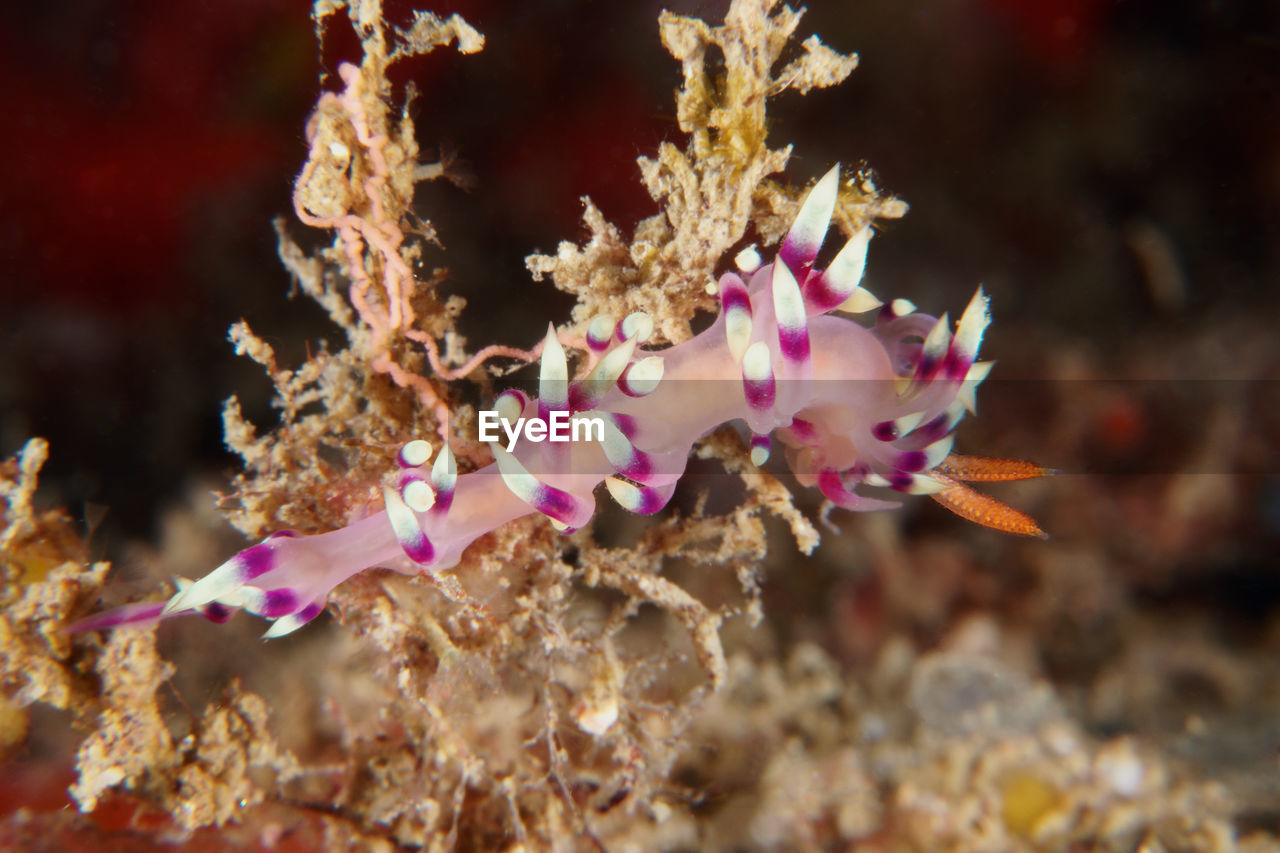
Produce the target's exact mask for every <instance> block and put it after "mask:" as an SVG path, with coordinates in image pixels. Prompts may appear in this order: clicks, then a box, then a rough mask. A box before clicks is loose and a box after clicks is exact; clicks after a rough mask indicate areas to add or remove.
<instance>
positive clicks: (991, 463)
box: [930, 453, 1057, 539]
mask: <svg viewBox="0 0 1280 853" xmlns="http://www.w3.org/2000/svg"><path fill="white" fill-rule="evenodd" d="M1056 473H1057V471H1056V470H1054V469H1053V468H1046V467H1044V466H1043V465H1037V464H1035V463H1034V462H1026V461H1024V460H1021V459H989V458H987V457H985V456H961V455H960V454H958V453H953V454H951V455H950V456H948V457H947V458H946V459H944V460H942V462H941V463H940V464H939V465H938V467H937V468H935V469H934V470H933V478H934V479H935V480H940V481H942V482H943V483H945V484H946V488H944V489H943V490H942V491H940V492H935V493H934V494H932V495H930V497H932V498H933V499H934V500H935V501H937V502H938V503H940V504H942V505H943V506H944V507H946V508H947V509H949V510H951V511H952V512H954V513H955V514H956V515H958V516H960V517H961V518H963V519H965V520H966V521H972V522H974V523H975V524H981V525H982V526H983V527H990V528H991V529H993V530H1000V531H1003V532H1005V533H1016V534H1018V535H1020V536H1038V537H1040V538H1041V539H1048V538H1049V534H1047V533H1045V532H1044V531H1043V530H1041V529H1040V525H1039V524H1038V523H1036V520H1035V519H1034V518H1032V517H1031V516H1029V515H1027V514H1026V513H1025V512H1021V511H1020V510H1016V509H1014V508H1013V507H1011V506H1009V505H1008V504H1006V503H1004V502H1002V501H998V500H996V499H995V498H993V497H990V496H989V495H984V494H982V493H981V492H977V491H974V490H973V489H971V488H969V487H968V486H966V485H965V484H964V482H961V481H968V482H970V483H999V482H1004V481H1007V480H1033V479H1036V478H1039V477H1052V476H1053V475H1054V474H1056Z"/></svg>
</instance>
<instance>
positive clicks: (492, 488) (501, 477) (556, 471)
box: [73, 168, 988, 637]
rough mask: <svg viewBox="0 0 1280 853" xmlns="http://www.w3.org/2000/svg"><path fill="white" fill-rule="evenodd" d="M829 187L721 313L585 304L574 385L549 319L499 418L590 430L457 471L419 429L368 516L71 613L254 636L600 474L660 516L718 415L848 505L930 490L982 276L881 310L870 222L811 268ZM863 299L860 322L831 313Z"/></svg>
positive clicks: (93, 621)
mask: <svg viewBox="0 0 1280 853" xmlns="http://www.w3.org/2000/svg"><path fill="white" fill-rule="evenodd" d="M838 189H839V173H838V168H835V169H832V170H831V171H830V172H828V173H827V175H826V176H824V177H823V178H822V180H820V181H819V182H818V183H817V185H816V186H815V187H814V188H813V190H812V191H811V192H810V193H809V195H808V197H807V198H806V199H805V202H804V204H803V205H802V206H801V209H800V212H799V213H798V215H797V217H796V221H795V223H793V225H792V228H791V230H790V232H789V233H788V235H787V237H786V239H785V240H784V241H783V244H782V246H781V247H780V249H779V252H778V257H777V259H776V260H775V261H774V262H773V263H771V264H767V265H764V266H760V267H759V268H758V269H752V268H751V267H752V266H755V265H758V263H759V257H758V255H757V254H755V253H754V252H743V253H742V254H741V255H739V265H740V266H745V267H746V269H743V270H742V273H743V275H749V282H744V281H743V279H742V277H741V276H739V275H738V274H737V273H733V272H730V273H726V274H725V275H724V276H722V277H721V279H720V282H719V284H718V286H717V290H718V293H719V295H720V299H721V305H722V311H721V313H720V316H719V317H718V318H717V319H716V321H715V323H714V324H713V325H712V326H711V327H710V328H708V329H707V330H705V331H704V332H702V333H701V334H699V335H697V336H696V337H694V338H693V339H691V340H689V341H686V342H684V343H682V344H678V345H675V346H672V347H669V348H667V349H664V350H656V351H647V350H644V349H642V348H641V344H643V343H644V341H645V340H646V339H647V338H648V336H649V335H650V333H651V332H652V329H653V324H652V321H651V320H650V319H649V318H647V317H645V316H644V315H641V314H633V315H630V316H628V317H626V318H624V319H623V320H622V321H620V322H616V323H615V322H614V321H613V320H611V319H607V318H600V319H597V321H595V322H593V323H592V324H591V327H590V329H589V331H588V335H587V343H588V346H589V348H590V350H591V352H592V354H593V356H598V358H596V359H595V361H594V366H593V367H592V369H591V371H590V372H589V373H588V375H587V376H585V377H584V378H582V379H579V380H577V381H571V380H570V376H569V372H568V366H567V359H566V357H565V354H564V351H563V349H562V348H561V345H560V343H559V341H558V339H557V338H556V336H555V333H554V330H551V331H549V332H548V336H547V339H546V343H545V345H544V347H543V352H542V363H541V369H540V374H539V391H538V398H537V399H531V398H529V397H527V396H526V395H525V394H523V393H522V392H519V391H508V392H505V393H504V394H502V395H501V396H500V397H499V399H498V401H497V403H496V405H495V408H496V409H498V410H499V411H500V412H502V413H503V416H504V417H509V418H510V419H511V420H512V421H514V420H515V418H516V417H519V416H523V417H542V418H544V419H546V417H547V416H548V415H549V414H550V413H551V412H556V411H568V412H570V413H572V416H573V417H579V418H600V419H601V420H602V421H603V422H604V424H605V431H604V432H605V434H604V437H603V440H592V441H578V442H571V443H567V444H565V443H551V442H541V443H535V442H531V441H528V440H521V441H519V442H518V443H517V445H516V446H515V448H514V451H513V452H510V453H508V452H507V450H506V449H504V447H503V446H501V443H499V442H492V443H490V447H491V449H492V450H493V454H494V459H495V461H494V463H493V464H491V465H488V466H486V467H484V468H482V469H480V470H477V471H474V472H470V473H467V474H462V475H459V474H458V473H457V471H456V466H455V462H454V458H453V455H452V453H451V452H450V450H449V448H448V447H443V448H441V449H440V450H439V451H438V452H437V453H436V454H435V458H434V461H431V456H430V450H431V449H430V447H429V446H427V445H426V444H425V442H421V441H414V442H410V443H409V444H408V445H406V446H405V448H404V450H402V452H401V454H400V459H399V464H400V466H401V473H400V475H399V479H398V482H397V484H396V487H394V488H391V487H388V488H386V489H385V490H384V509H383V511H382V512H379V513H377V514H375V515H371V516H369V517H367V518H364V519H362V520H360V521H357V522H355V523H354V524H351V525H349V526H347V527H344V528H342V529H340V530H334V531H331V532H328V533H324V534H320V535H318V536H299V535H296V534H292V533H283V534H275V535H273V536H271V537H268V538H267V539H266V540H264V541H263V542H261V543H259V544H257V545H254V546H252V547H250V548H248V549H246V550H244V551H242V552H240V553H239V554H237V555H235V556H234V557H232V558H231V559H230V560H228V561H227V562H226V563H223V564H222V565H221V566H219V567H218V568H216V569H214V570H213V571H212V572H210V573H209V574H208V575H206V576H205V577H203V578H201V579H200V580H198V581H195V582H194V583H192V582H186V581H184V582H183V583H182V584H181V588H180V589H179V591H178V593H177V594H176V595H174V596H173V598H171V599H170V600H169V601H168V602H167V603H166V604H164V605H158V604H151V605H133V606H130V607H128V608H123V609H121V610H117V611H112V612H109V613H104V614H99V615H97V616H94V617H90V618H89V619H87V620H85V621H83V622H81V623H79V624H77V625H76V626H73V627H74V628H76V629H89V628H101V627H107V626H110V625H116V624H123V623H126V622H144V621H153V620H155V619H160V618H165V617H168V616H173V615H179V614H183V613H192V612H199V613H202V614H203V615H205V616H206V617H208V618H211V619H215V620H217V621H222V620H224V619H225V618H227V617H229V615H230V614H231V612H233V611H234V610H235V609H236V608H244V609H246V610H249V611H250V612H252V613H255V614H257V615H260V616H263V617H264V618H267V619H270V620H273V621H272V625H271V627H270V629H269V630H268V631H267V634H266V636H268V637H275V636H281V635H283V634H286V633H289V632H291V631H293V630H296V629H297V628H298V627H301V626H302V625H303V624H306V622H307V621H309V620H310V619H312V618H314V617H315V616H316V615H318V614H319V613H320V612H321V611H322V610H323V607H324V602H325V599H326V597H327V596H328V593H329V591H330V590H331V589H333V588H334V587H335V586H337V585H338V584H339V583H342V582H343V581H344V580H345V579H347V578H349V577H351V576H352V575H354V574H356V573H358V572H360V571H363V570H364V569H367V568H372V567H376V566H382V567H387V568H392V569H396V570H398V571H403V572H418V571H440V570H444V569H448V568H450V567H452V566H454V565H456V564H457V562H458V561H459V560H460V559H461V557H462V553H463V551H464V550H465V549H466V548H467V546H468V545H470V544H471V543H472V542H473V541H475V539H477V538H478V537H480V536H482V535H484V534H485V533H488V532H489V531H491V530H494V529H495V528H497V527H500V526H501V525H503V524H506V523H507V522H509V521H512V520H514V519H517V518H520V517H521V516H524V515H528V514H530V513H533V512H541V513H543V514H544V515H547V516H548V517H549V518H550V519H551V520H552V522H553V523H554V524H555V525H556V526H557V527H558V528H560V529H565V530H568V529H576V528H579V527H581V526H583V525H584V524H586V523H587V522H588V521H589V520H590V519H591V517H592V515H593V514H594V512H595V493H596V491H597V489H598V487H599V486H600V484H601V483H602V482H604V483H605V484H606V486H607V490H608V492H609V493H610V495H612V497H613V498H614V499H615V500H617V501H618V502H619V503H620V504H621V505H622V506H624V507H625V508H626V509H628V510H630V511H632V512H637V513H642V514H650V513H654V512H657V511H658V510H660V509H662V507H664V506H665V505H666V503H667V501H668V500H670V498H671V495H672V492H673V491H674V489H675V486H676V483H677V481H678V480H679V479H680V477H681V476H682V474H683V473H684V467H685V462H686V460H687V458H688V455H689V452H690V450H691V448H692V446H693V444H694V442H696V441H697V440H698V439H699V438H700V437H702V436H704V435H706V434H707V433H709V432H710V431H712V430H714V429H715V428H716V427H718V426H720V425H721V424H723V423H726V422H729V421H741V422H745V423H746V425H747V427H748V428H749V429H750V431H751V433H752V436H753V438H752V443H751V448H752V460H753V461H754V462H755V463H756V464H757V465H760V464H764V462H765V461H766V460H767V459H768V456H769V448H770V438H771V437H776V438H777V439H778V440H780V441H781V442H782V444H783V445H784V446H785V448H786V458H787V462H788V464H789V465H790V467H791V468H792V470H793V471H794V472H795V474H796V475H797V477H798V479H799V480H800V482H801V483H802V484H804V485H807V486H817V487H818V488H819V489H821V491H822V493H823V494H824V495H825V496H826V497H827V498H828V499H829V500H831V501H832V502H833V503H834V504H836V505H838V506H841V507H844V508H846V509H851V510H875V509H887V508H892V507H895V506H897V505H898V504H897V503H896V502H895V501H890V500H884V499H882V498H875V497H869V496H866V495H862V494H859V493H858V491H857V489H858V487H859V486H860V485H869V486H879V487H887V488H890V489H893V490H897V491H900V492H905V493H912V494H921V493H928V492H931V491H936V490H937V489H938V488H940V487H941V484H940V483H939V481H938V480H935V479H934V478H933V477H931V476H930V473H929V472H930V470H931V469H933V468H934V467H935V466H937V465H938V464H939V463H940V462H941V461H942V460H943V459H944V458H945V457H946V456H947V454H948V453H949V452H950V449H951V431H952V429H953V428H954V427H955V425H956V423H957V422H958V421H959V419H960V418H961V417H962V416H963V414H964V412H965V410H966V409H971V407H972V399H973V389H974V387H975V386H976V385H977V384H978V383H980V382H981V381H982V379H983V378H985V376H986V373H987V368H988V365H986V364H980V363H977V364H976V363H975V358H976V356H977V351H978V346H979V344H980V342H981V340H982V335H983V331H984V330H985V328H986V326H987V323H988V315H987V300H986V297H985V296H983V294H982V291H981V290H979V291H978V293H977V294H975V296H974V297H973V300H972V301H971V302H970V304H969V306H968V308H967V309H966V310H965V312H964V314H963V316H962V317H961V319H960V321H959V323H958V324H957V327H956V329H955V331H954V333H953V332H952V331H951V329H950V328H949V323H948V320H947V317H946V316H945V315H944V316H943V317H942V318H941V319H940V320H936V319H934V318H933V317H928V316H925V315H921V314H917V313H913V311H914V306H912V305H911V304H910V303H907V302H906V301H905V300H897V301H895V302H892V303H890V304H888V305H883V306H882V305H881V303H880V302H879V301H878V300H876V299H875V298H874V297H872V296H871V295H870V294H869V293H867V292H866V291H865V290H863V289H862V288H861V287H860V282H861V279H862V272H863V268H864V265H865V260H866V252H867V245H868V242H869V239H870V231H869V230H863V231H862V232H860V233H859V234H857V235H855V236H854V237H853V238H852V239H851V240H849V241H848V243H847V244H846V245H845V246H844V248H843V249H842V250H841V251H840V252H839V254H838V255H837V256H836V258H835V259H834V260H833V261H832V263H831V265H830V266H829V267H828V268H827V269H825V270H815V269H812V264H813V262H814V259H815V258H816V256H817V253H818V249H819V248H820V247H821V245H822V241H823V239H824V238H825V236H826V231H827V226H828V223H829V221H830V219H831V215H832V211H833V209H834V206H835V203H836V195H837V191H838ZM875 308H879V309H880V310H879V313H878V315H877V319H876V322H875V324H874V326H873V327H872V328H866V327H864V326H862V325H860V324H858V323H856V322H854V321H852V320H850V319H848V318H847V317H844V316H837V315H832V314H830V313H829V312H831V311H833V310H842V311H845V312H850V313H863V312H866V311H870V310H873V309H875Z"/></svg>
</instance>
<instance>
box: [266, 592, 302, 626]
mask: <svg viewBox="0 0 1280 853" xmlns="http://www.w3.org/2000/svg"><path fill="white" fill-rule="evenodd" d="M297 609H298V594H297V593H296V592H294V591H293V590H291V589H288V588H281V589H269V590H267V592H266V594H265V595H264V596H263V598H262V612H261V614H259V615H261V616H262V617H263V618H265V619H276V618H278V617H280V616H288V615H289V614H290V613H292V612H293V611H295V610H297Z"/></svg>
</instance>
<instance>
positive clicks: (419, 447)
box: [396, 438, 431, 468]
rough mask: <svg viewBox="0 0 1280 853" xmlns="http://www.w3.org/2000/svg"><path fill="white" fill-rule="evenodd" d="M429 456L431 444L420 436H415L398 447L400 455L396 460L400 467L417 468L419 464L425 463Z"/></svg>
mask: <svg viewBox="0 0 1280 853" xmlns="http://www.w3.org/2000/svg"><path fill="white" fill-rule="evenodd" d="M430 458H431V445H430V444H429V443H427V442H425V441H423V440H422V439H420V438H415V439H414V440H413V441H410V442H408V443H407V444H405V446H404V447H402V448H400V455H399V457H398V459H397V460H396V461H398V462H399V463H400V467H402V468H417V467H418V466H419V465H425V464H427V460H428V459H430Z"/></svg>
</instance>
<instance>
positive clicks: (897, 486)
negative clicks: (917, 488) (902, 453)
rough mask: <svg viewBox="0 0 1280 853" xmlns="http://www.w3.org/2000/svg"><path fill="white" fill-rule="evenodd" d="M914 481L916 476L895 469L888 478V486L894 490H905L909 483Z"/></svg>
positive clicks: (909, 486)
mask: <svg viewBox="0 0 1280 853" xmlns="http://www.w3.org/2000/svg"><path fill="white" fill-rule="evenodd" d="M915 481H916V478H915V477H912V476H911V475H910V474H908V473H906V472H905V471H895V472H894V474H893V477H891V478H890V479H889V488H891V489H893V490H894V491H895V492H905V491H907V490H908V489H910V488H911V484H912V483H914V482H915Z"/></svg>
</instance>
